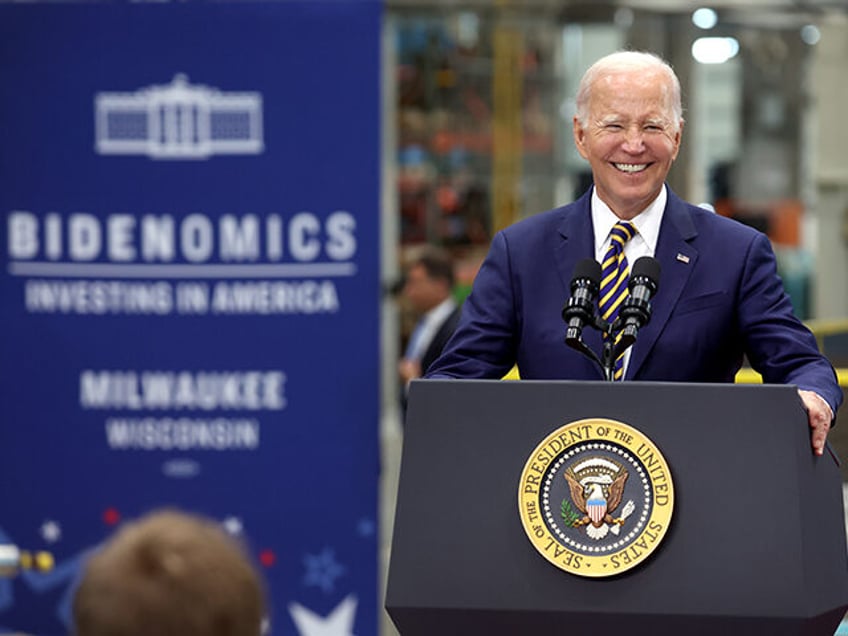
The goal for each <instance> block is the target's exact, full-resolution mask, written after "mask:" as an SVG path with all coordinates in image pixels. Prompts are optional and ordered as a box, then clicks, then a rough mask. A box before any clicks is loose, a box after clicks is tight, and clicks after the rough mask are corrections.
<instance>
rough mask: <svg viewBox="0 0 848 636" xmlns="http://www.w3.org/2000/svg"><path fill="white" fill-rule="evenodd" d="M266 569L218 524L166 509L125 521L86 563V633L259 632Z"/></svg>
mask: <svg viewBox="0 0 848 636" xmlns="http://www.w3.org/2000/svg"><path fill="white" fill-rule="evenodd" d="M264 611H265V610H264V593H263V589H262V583H261V580H260V577H259V574H258V572H257V571H256V570H255V568H254V567H253V565H252V564H251V562H250V561H249V559H248V557H247V555H246V553H245V551H244V549H243V548H242V546H241V544H239V543H238V542H236V541H235V540H234V539H233V538H232V537H230V536H229V535H227V534H226V533H225V532H224V531H223V529H222V528H221V527H220V526H219V525H218V524H216V523H213V522H211V521H209V520H207V519H204V518H202V517H198V516H194V515H189V514H186V513H182V512H178V511H174V510H166V511H161V512H155V513H152V514H150V515H148V516H147V517H144V518H143V519H141V520H140V521H137V522H135V523H129V524H127V525H125V526H124V527H123V528H122V529H121V530H120V531H119V532H118V533H117V534H116V535H115V536H114V537H112V539H111V540H110V541H109V542H108V543H107V544H106V545H105V547H103V548H102V549H101V550H100V551H99V552H97V553H95V554H94V556H93V557H91V559H90V560H89V561H88V563H87V564H86V566H85V571H84V575H83V579H82V582H81V583H80V586H79V588H78V589H77V592H76V596H75V598H74V621H75V626H76V634H77V635H78V636H150V635H151V634H156V635H157V636H177V635H179V636H201V635H203V636H258V635H259V634H260V632H261V623H262V619H263V616H264Z"/></svg>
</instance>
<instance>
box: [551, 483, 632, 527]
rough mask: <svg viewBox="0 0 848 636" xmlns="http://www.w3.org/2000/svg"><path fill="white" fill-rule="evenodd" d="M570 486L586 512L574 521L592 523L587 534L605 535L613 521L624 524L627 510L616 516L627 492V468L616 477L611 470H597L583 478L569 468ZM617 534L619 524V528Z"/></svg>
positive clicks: (614, 523)
mask: <svg viewBox="0 0 848 636" xmlns="http://www.w3.org/2000/svg"><path fill="white" fill-rule="evenodd" d="M565 479H566V480H567V481H568V488H569V490H570V491H571V500H572V501H573V502H574V505H575V506H576V507H577V510H579V511H580V512H582V513H583V515H584V516H583V517H582V518H581V519H578V520H577V521H576V522H574V524H573V525H574V527H575V528H580V527H582V526H588V527H587V528H586V534H588V535H589V536H590V537H591V538H593V539H602V538H604V537H605V536H606V535H607V532H609V526H608V525H607V524H609V525H614V526H621V525H622V524H624V519H625V518H626V517H627V514H625V515H624V516H622V517H618V518H616V517H613V516H612V514H611V513H613V512H615V511H616V509H617V508H618V506H619V505H620V504H621V498H622V496H623V495H624V484H625V482H626V481H627V471H626V470H621V471H619V473H618V475H616V477H615V478H614V479H613V478H612V476H610V475H609V474H608V473H602V474H595V475H590V476H587V477H584V478H583V479H581V480H580V481H578V480H577V477H576V476H575V475H573V474H571V471H566V472H565ZM615 530H616V534H617V531H618V528H616V529H615Z"/></svg>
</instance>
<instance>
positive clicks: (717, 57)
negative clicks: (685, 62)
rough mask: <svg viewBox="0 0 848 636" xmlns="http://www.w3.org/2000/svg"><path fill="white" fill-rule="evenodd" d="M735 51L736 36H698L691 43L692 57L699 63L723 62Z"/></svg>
mask: <svg viewBox="0 0 848 636" xmlns="http://www.w3.org/2000/svg"><path fill="white" fill-rule="evenodd" d="M737 53H739V42H738V41H737V40H736V38H698V39H697V40H695V41H694V42H693V43H692V57H694V58H695V60H696V61H698V62H700V63H701V64H723V63H724V62H726V61H727V60H729V59H730V58H732V57H735V56H736V54H737Z"/></svg>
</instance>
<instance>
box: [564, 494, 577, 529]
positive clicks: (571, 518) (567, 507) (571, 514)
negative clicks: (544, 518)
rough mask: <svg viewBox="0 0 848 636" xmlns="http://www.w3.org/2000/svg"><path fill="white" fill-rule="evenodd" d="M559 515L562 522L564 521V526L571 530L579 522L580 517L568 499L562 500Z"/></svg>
mask: <svg viewBox="0 0 848 636" xmlns="http://www.w3.org/2000/svg"><path fill="white" fill-rule="evenodd" d="M559 514H560V516H561V517H562V520H563V521H565V525H567V526H570V527H572V528H574V527H575V526H576V525H577V522H578V521H580V515H579V514H577V512H576V511H575V510H574V508H573V507H572V505H571V502H570V501H569V500H568V499H563V500H562V505H561V506H560V509H559Z"/></svg>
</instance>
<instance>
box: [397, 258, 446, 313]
mask: <svg viewBox="0 0 848 636" xmlns="http://www.w3.org/2000/svg"><path fill="white" fill-rule="evenodd" d="M403 293H404V295H405V296H406V297H407V299H408V300H409V303H410V305H412V308H413V309H414V310H415V311H416V312H417V313H419V314H423V313H425V312H428V311H430V310H431V309H432V308H433V307H435V306H436V305H438V304H439V303H440V302H442V301H443V300H444V299H445V298H447V296H448V294H449V293H450V290H449V289H448V285H447V283H446V282H445V281H443V280H441V279H439V278H431V277H430V276H428V274H427V270H426V269H425V268H424V266H423V265H420V264H419V265H413V266H412V267H410V268H409V271H408V272H407V273H406V283H405V284H404V286H403Z"/></svg>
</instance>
